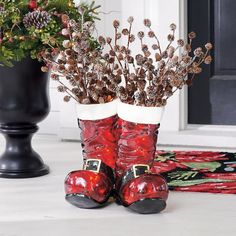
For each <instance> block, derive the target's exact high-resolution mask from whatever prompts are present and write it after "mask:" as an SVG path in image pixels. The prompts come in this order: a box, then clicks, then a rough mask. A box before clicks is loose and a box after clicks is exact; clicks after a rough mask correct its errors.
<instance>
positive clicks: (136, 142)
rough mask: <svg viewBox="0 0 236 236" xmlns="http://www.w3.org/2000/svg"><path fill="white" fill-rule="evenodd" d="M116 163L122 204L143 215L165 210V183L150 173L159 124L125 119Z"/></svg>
mask: <svg viewBox="0 0 236 236" xmlns="http://www.w3.org/2000/svg"><path fill="white" fill-rule="evenodd" d="M118 124H119V125H120V127H121V132H120V139H119V141H118V159H117V162H116V175H117V183H116V188H117V191H118V196H119V200H120V202H121V203H122V205H124V206H126V207H129V208H130V209H131V210H133V211H136V212H138V213H142V214H150V213H158V212H160V211H162V210H163V209H165V207H166V200H167V198H168V187H167V184H166V181H165V179H164V178H163V177H161V176H160V175H157V174H155V173H151V172H150V169H151V167H152V164H153V161H154V156H155V151H156V142H157V134H158V128H159V125H153V124H137V123H132V122H128V121H124V120H122V119H119V120H118Z"/></svg>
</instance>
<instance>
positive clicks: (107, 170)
mask: <svg viewBox="0 0 236 236" xmlns="http://www.w3.org/2000/svg"><path fill="white" fill-rule="evenodd" d="M83 169H84V170H89V171H92V172H95V173H99V172H102V173H104V174H105V175H106V176H107V177H108V178H109V179H110V180H111V181H112V183H114V181H115V177H114V171H113V169H112V168H111V167H110V166H108V165H107V164H105V163H104V162H102V161H101V160H100V159H87V160H85V164H84V167H83Z"/></svg>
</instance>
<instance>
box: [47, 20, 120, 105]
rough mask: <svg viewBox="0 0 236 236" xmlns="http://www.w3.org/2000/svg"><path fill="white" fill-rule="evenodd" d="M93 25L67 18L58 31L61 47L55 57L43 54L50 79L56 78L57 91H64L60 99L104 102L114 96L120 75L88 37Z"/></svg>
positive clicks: (86, 102)
mask: <svg viewBox="0 0 236 236" xmlns="http://www.w3.org/2000/svg"><path fill="white" fill-rule="evenodd" d="M93 30H94V24H93V23H92V22H86V23H84V24H82V25H81V23H77V22H76V21H74V20H69V21H68V24H67V27H65V28H64V29H63V30H62V32H61V33H62V34H63V35H64V36H65V37H67V39H66V40H64V41H63V47H64V49H63V50H61V51H60V53H59V56H58V58H56V59H55V60H53V59H52V57H51V55H49V54H48V55H47V54H46V55H44V59H45V61H46V62H47V66H48V67H49V68H51V70H52V74H51V78H52V79H53V80H56V81H58V83H59V84H60V85H59V86H58V91H59V92H63V93H66V96H65V97H64V101H65V102H68V101H70V100H71V99H74V100H76V102H78V103H81V104H98V103H106V102H110V101H112V100H114V99H115V98H116V90H117V87H118V84H119V83H120V82H121V76H120V75H118V76H115V75H114V73H113V68H112V67H111V64H110V63H108V62H107V60H105V58H103V57H102V55H101V48H100V45H99V44H96V43H95V40H94V39H93V38H92V33H93Z"/></svg>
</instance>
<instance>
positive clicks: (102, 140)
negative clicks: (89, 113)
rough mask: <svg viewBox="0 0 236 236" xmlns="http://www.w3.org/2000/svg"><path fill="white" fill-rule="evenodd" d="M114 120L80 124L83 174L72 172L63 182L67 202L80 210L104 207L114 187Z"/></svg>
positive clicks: (107, 119)
mask: <svg viewBox="0 0 236 236" xmlns="http://www.w3.org/2000/svg"><path fill="white" fill-rule="evenodd" d="M116 120H117V116H112V117H108V118H105V119H100V120H79V126H80V128H81V140H82V148H83V157H84V168H83V170H77V171H72V172H71V173H69V174H68V176H67V177H66V180H65V192H66V200H67V201H68V202H69V203H71V204H72V205H75V206H77V207H79V208H97V207H102V206H104V205H106V203H107V201H108V199H109V197H110V196H111V194H112V191H113V186H114V167H115V162H116V159H117V140H116V135H115V130H114V126H115V124H116Z"/></svg>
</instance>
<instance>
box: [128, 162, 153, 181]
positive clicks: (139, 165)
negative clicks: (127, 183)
mask: <svg viewBox="0 0 236 236" xmlns="http://www.w3.org/2000/svg"><path fill="white" fill-rule="evenodd" d="M140 167H145V168H146V170H145V171H144V173H150V166H149V165H143V164H137V165H133V167H132V168H133V173H134V177H135V178H137V177H139V176H140V175H139V174H137V169H138V168H140Z"/></svg>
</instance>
